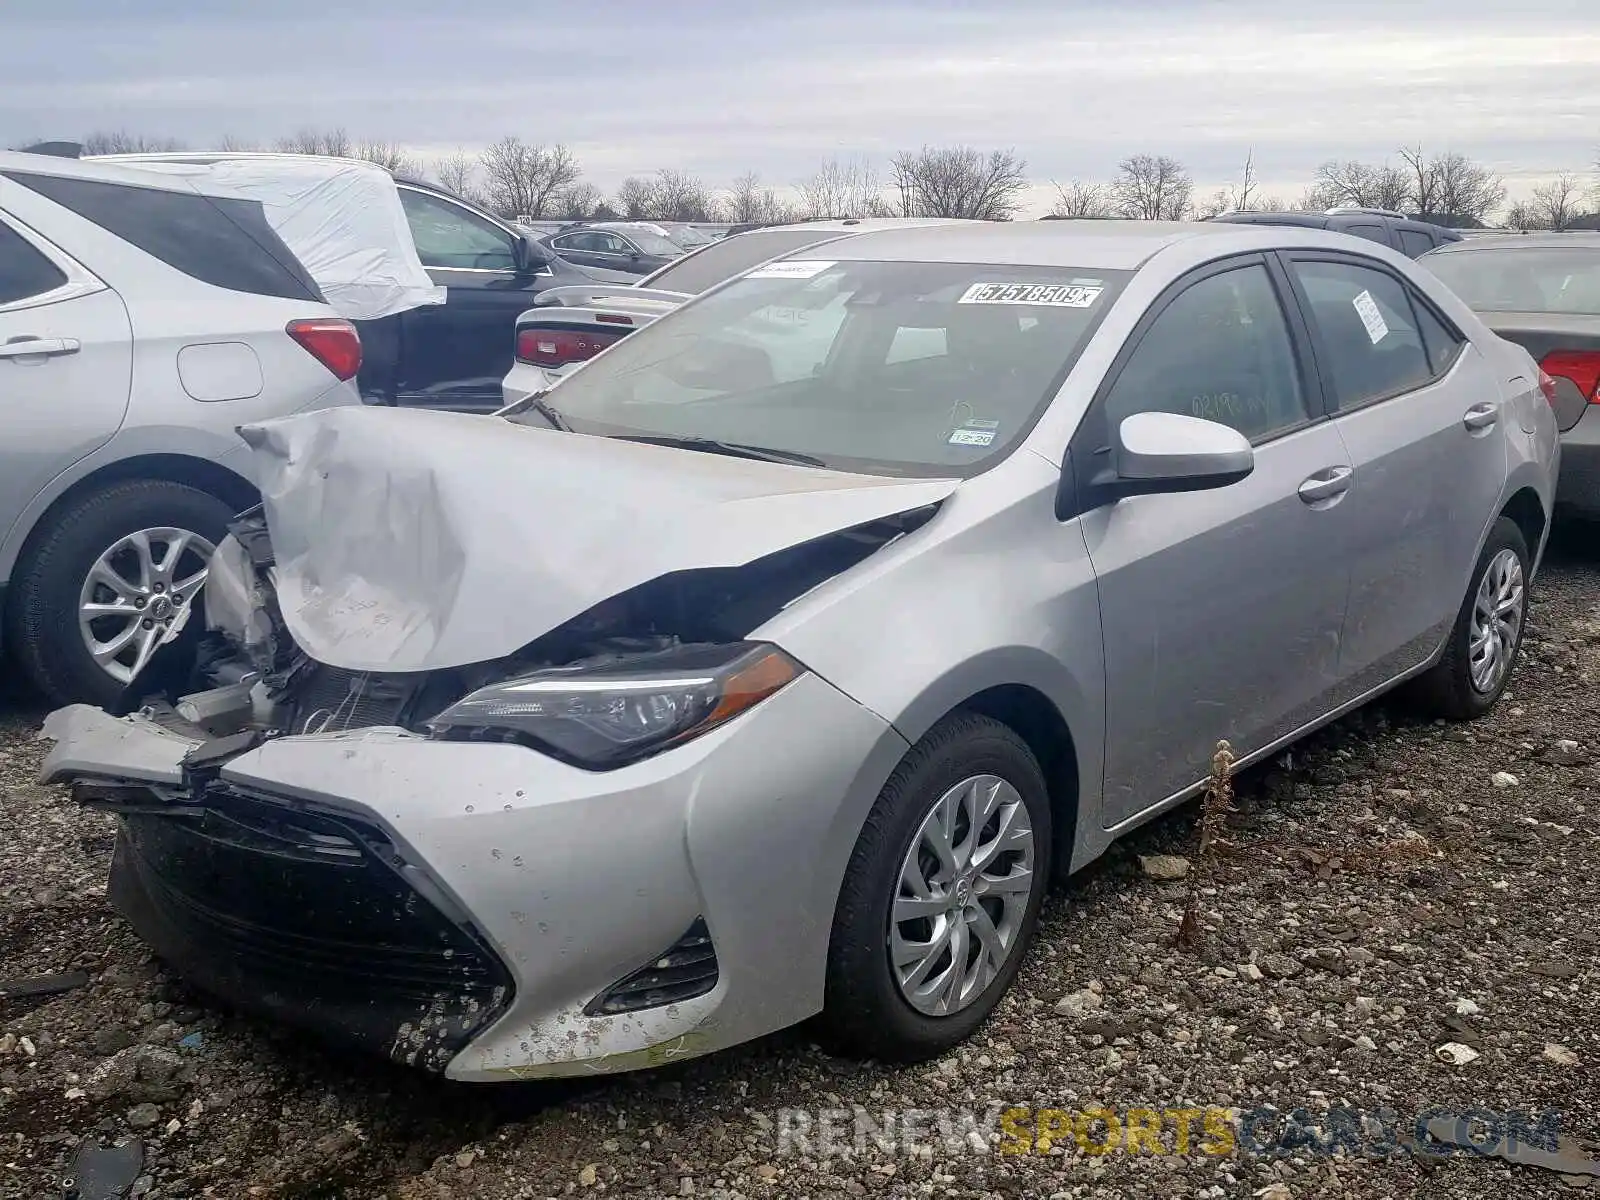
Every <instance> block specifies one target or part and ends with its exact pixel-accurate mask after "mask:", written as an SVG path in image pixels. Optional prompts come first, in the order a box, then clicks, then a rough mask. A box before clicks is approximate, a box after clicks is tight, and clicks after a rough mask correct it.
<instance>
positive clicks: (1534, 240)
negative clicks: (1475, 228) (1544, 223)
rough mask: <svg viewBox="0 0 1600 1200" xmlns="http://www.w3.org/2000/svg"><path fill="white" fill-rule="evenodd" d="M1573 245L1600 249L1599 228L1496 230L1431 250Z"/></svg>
mask: <svg viewBox="0 0 1600 1200" xmlns="http://www.w3.org/2000/svg"><path fill="white" fill-rule="evenodd" d="M1574 246H1576V247H1578V248H1580V249H1584V250H1600V231H1597V232H1590V231H1587V230H1573V231H1572V232H1570V233H1495V234H1486V235H1482V236H1479V237H1470V238H1463V239H1461V241H1459V242H1450V243H1448V244H1447V245H1444V246H1440V247H1439V248H1438V249H1437V250H1434V251H1431V252H1430V253H1429V255H1428V257H1430V258H1431V257H1432V256H1433V255H1435V254H1467V253H1470V252H1471V251H1473V250H1533V249H1549V248H1551V247H1563V248H1565V249H1569V250H1570V249H1572V248H1573V247H1574Z"/></svg>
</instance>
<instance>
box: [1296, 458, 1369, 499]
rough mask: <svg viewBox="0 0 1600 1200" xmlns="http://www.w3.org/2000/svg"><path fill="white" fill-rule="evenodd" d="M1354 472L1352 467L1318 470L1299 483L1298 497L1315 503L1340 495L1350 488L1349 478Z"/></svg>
mask: <svg viewBox="0 0 1600 1200" xmlns="http://www.w3.org/2000/svg"><path fill="white" fill-rule="evenodd" d="M1355 473H1356V472H1355V468H1354V467H1327V468H1325V469H1324V470H1321V471H1318V472H1317V473H1316V474H1315V475H1313V476H1311V478H1309V479H1307V480H1306V481H1305V482H1304V483H1302V484H1301V485H1300V499H1302V500H1304V501H1305V502H1306V503H1307V504H1316V503H1319V502H1320V501H1323V500H1332V499H1333V498H1334V497H1335V496H1342V495H1344V494H1345V493H1346V492H1348V491H1349V490H1350V479H1351V477H1352V476H1353V475H1355Z"/></svg>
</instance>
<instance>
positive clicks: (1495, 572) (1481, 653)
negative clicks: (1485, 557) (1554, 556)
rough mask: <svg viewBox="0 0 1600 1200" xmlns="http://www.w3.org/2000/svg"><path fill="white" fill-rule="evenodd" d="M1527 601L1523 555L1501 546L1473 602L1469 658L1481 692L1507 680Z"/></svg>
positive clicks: (1485, 572) (1490, 689)
mask: <svg viewBox="0 0 1600 1200" xmlns="http://www.w3.org/2000/svg"><path fill="white" fill-rule="evenodd" d="M1526 604H1527V588H1526V586H1525V585H1524V582H1523V578H1522V559H1521V558H1519V557H1518V556H1517V553H1516V551H1515V550H1509V549H1507V550H1501V551H1500V553H1498V554H1496V555H1495V556H1494V557H1493V558H1492V559H1490V560H1489V565H1488V567H1487V568H1485V569H1484V572H1483V578H1482V579H1481V580H1479V582H1478V594H1477V595H1476V596H1475V597H1474V599H1473V602H1472V628H1471V632H1470V634H1469V635H1468V642H1467V662H1468V664H1469V666H1470V668H1471V672H1472V686H1473V688H1474V689H1476V690H1477V692H1478V693H1479V694H1480V695H1485V696H1486V695H1489V694H1490V693H1492V692H1494V691H1495V690H1496V689H1497V688H1499V687H1500V685H1501V684H1502V683H1503V682H1505V677H1506V673H1507V672H1508V671H1510V670H1511V656H1512V655H1513V654H1514V653H1515V652H1516V649H1517V638H1518V636H1519V635H1520V634H1521V632H1522V621H1523V614H1524V608H1525V606H1526Z"/></svg>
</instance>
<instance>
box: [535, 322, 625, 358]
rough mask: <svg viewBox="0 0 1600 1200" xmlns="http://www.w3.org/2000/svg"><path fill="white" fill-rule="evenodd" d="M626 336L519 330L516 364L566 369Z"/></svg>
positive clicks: (607, 332)
mask: <svg viewBox="0 0 1600 1200" xmlns="http://www.w3.org/2000/svg"><path fill="white" fill-rule="evenodd" d="M628 323H629V324H630V325H631V324H632V322H631V321H630V322H628ZM627 332H628V331H627V330H626V329H619V330H617V331H616V332H615V333H613V332H611V331H610V330H608V329H519V330H518V331H517V361H518V362H525V363H531V364H532V365H533V366H536V367H567V366H571V365H572V364H573V363H581V362H587V361H588V360H589V359H591V358H593V357H594V356H595V355H596V354H599V353H600V351H602V350H604V349H605V348H606V347H607V346H609V345H611V344H612V343H613V342H616V341H618V340H620V339H621V338H622V336H623V335H624V334H625V333H627Z"/></svg>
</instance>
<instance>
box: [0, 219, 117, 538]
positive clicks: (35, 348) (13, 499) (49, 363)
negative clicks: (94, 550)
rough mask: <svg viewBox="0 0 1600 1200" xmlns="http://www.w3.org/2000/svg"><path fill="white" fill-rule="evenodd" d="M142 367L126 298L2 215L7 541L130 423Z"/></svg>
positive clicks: (0, 493)
mask: <svg viewBox="0 0 1600 1200" xmlns="http://www.w3.org/2000/svg"><path fill="white" fill-rule="evenodd" d="M132 371H133V336H132V330H131V328H130V326H129V323H128V314H127V310H126V309H125V308H124V307H123V304H122V300H121V298H120V297H118V295H117V294H116V293H115V292H113V291H112V290H111V289H110V288H108V287H106V286H105V285H104V284H103V283H101V282H100V281H99V280H98V279H96V278H95V277H94V276H93V275H91V274H90V273H89V272H88V271H87V270H86V269H85V268H84V267H83V266H82V265H80V264H79V263H77V262H75V261H74V260H73V259H72V258H70V257H69V256H68V255H66V254H65V253H64V252H62V251H61V250H59V249H58V248H57V247H55V246H53V245H52V244H51V243H49V242H48V241H46V240H45V239H44V238H43V237H41V236H39V235H38V234H37V233H35V232H34V231H32V230H31V229H29V228H28V227H27V226H25V225H23V224H22V223H21V222H20V221H17V220H15V219H14V218H12V217H10V216H9V215H7V214H6V213H4V212H0V542H3V541H5V540H6V539H5V535H6V534H7V533H8V532H9V531H10V529H11V527H12V525H13V524H14V523H15V522H16V520H17V518H18V517H19V516H20V515H21V513H22V511H23V509H25V508H26V507H27V506H28V503H29V502H30V501H31V500H32V499H33V498H34V496H36V495H37V494H38V492H39V491H40V489H41V488H43V487H44V485H45V484H46V483H47V482H48V481H49V480H50V479H51V477H53V476H54V475H56V474H58V473H59V472H60V471H61V470H62V469H63V468H65V467H67V466H69V465H70V464H72V463H73V462H75V461H77V460H78V459H79V458H82V457H83V456H84V455H85V454H88V453H89V452H90V451H91V450H94V449H95V448H96V447H99V446H102V445H104V444H105V443H106V441H108V440H109V439H110V437H111V435H112V434H114V433H115V432H116V431H117V429H118V428H119V427H120V426H121V424H122V418H123V415H124V413H126V412H127V408H128V396H129V392H130V386H131V381H132Z"/></svg>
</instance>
